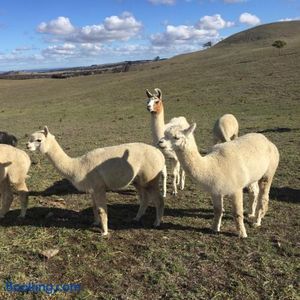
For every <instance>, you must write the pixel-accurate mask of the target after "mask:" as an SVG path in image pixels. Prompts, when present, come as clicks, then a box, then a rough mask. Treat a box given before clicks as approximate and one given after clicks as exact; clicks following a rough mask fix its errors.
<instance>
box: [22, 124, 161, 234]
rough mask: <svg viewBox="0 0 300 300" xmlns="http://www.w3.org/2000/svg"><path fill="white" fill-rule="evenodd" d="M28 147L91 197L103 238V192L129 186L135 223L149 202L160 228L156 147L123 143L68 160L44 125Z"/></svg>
mask: <svg viewBox="0 0 300 300" xmlns="http://www.w3.org/2000/svg"><path fill="white" fill-rule="evenodd" d="M27 148H28V149H29V150H31V151H35V150H37V149H38V150H40V152H41V153H43V154H45V155H46V156H47V157H48V159H49V160H50V161H51V163H52V164H53V165H54V167H55V168H56V169H57V170H58V172H59V173H60V174H61V175H62V176H64V177H65V178H67V179H68V180H70V181H71V182H72V183H73V185H74V186H75V187H76V188H77V189H78V190H80V191H84V192H88V193H90V194H91V195H92V202H93V212H94V219H95V222H94V224H95V225H99V224H100V225H101V227H102V229H103V235H107V234H108V226H107V204H106V191H107V190H118V189H121V188H124V187H126V186H128V185H129V184H131V183H132V184H133V185H134V186H135V187H136V189H137V191H138V194H139V197H140V201H141V202H140V207H139V210H138V213H137V215H136V217H135V220H137V221H139V220H140V218H141V217H142V216H143V215H144V214H145V211H146V209H147V207H148V204H149V202H153V203H154V204H155V206H156V220H155V222H154V226H159V225H160V222H161V219H162V216H163V209H164V202H163V198H162V197H161V195H160V191H159V179H160V176H161V172H162V170H163V168H164V165H165V159H164V156H163V154H162V153H161V152H160V151H159V150H158V149H157V148H155V147H153V146H150V145H146V144H143V143H131V144H122V145H118V146H112V147H105V148H99V149H95V150H93V151H90V152H88V153H86V154H85V155H83V156H81V157H77V158H71V157H69V156H68V155H67V154H66V153H65V152H64V151H63V149H62V148H61V147H60V145H59V144H58V142H57V141H56V139H55V136H54V135H52V134H51V133H50V132H49V130H48V128H47V126H45V128H44V130H42V131H37V132H35V133H33V134H32V135H31V137H30V140H29V142H28V143H27Z"/></svg>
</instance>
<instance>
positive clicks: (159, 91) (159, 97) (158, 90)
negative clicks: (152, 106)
mask: <svg viewBox="0 0 300 300" xmlns="http://www.w3.org/2000/svg"><path fill="white" fill-rule="evenodd" d="M154 91H155V92H156V97H157V98H158V99H161V96H162V93H161V90H160V89H158V88H156V89H154Z"/></svg>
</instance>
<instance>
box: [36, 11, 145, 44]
mask: <svg viewBox="0 0 300 300" xmlns="http://www.w3.org/2000/svg"><path fill="white" fill-rule="evenodd" d="M63 24H65V26H63ZM142 27H143V25H142V23H141V22H139V21H137V20H136V19H135V17H134V16H133V15H132V14H130V13H128V12H124V13H123V14H121V15H120V16H110V17H107V18H105V20H104V22H103V23H102V24H97V25H87V26H84V27H81V28H74V26H73V25H72V24H71V22H70V20H69V19H68V18H65V17H59V18H57V19H55V20H52V21H50V22H49V23H48V24H47V23H41V24H40V25H39V26H38V29H37V30H38V31H39V32H41V33H48V34H52V35H55V36H56V37H59V36H60V38H61V40H63V41H65V42H73V43H99V42H111V41H116V40H121V41H127V40H129V39H130V38H132V37H134V36H136V35H137V34H138V33H139V32H140V31H141V29H142Z"/></svg>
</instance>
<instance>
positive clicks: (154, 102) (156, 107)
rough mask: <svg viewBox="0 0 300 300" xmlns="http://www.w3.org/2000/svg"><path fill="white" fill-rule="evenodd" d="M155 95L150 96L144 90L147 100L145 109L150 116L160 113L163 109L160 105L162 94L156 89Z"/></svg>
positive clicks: (161, 104)
mask: <svg viewBox="0 0 300 300" xmlns="http://www.w3.org/2000/svg"><path fill="white" fill-rule="evenodd" d="M155 93H156V94H155V95H153V94H151V93H150V92H149V91H148V90H146V95H147V96H148V99H147V109H148V111H149V112H151V113H152V114H157V113H160V112H161V111H162V109H163V103H162V93H161V90H160V89H158V88H156V89H155Z"/></svg>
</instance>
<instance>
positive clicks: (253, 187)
mask: <svg viewBox="0 0 300 300" xmlns="http://www.w3.org/2000/svg"><path fill="white" fill-rule="evenodd" d="M248 189H249V213H248V217H249V218H254V217H255V210H256V206H257V197H258V193H259V186H258V182H253V183H252V184H250V185H249V186H248Z"/></svg>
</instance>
